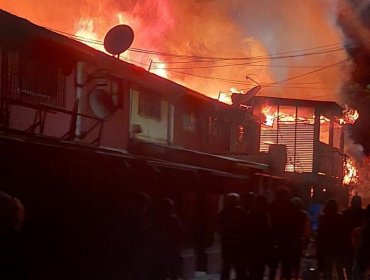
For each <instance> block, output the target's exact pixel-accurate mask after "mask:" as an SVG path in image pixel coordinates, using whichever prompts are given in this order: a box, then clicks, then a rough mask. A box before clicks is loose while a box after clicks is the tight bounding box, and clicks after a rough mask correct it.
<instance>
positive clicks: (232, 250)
mask: <svg viewBox="0 0 370 280" xmlns="http://www.w3.org/2000/svg"><path fill="white" fill-rule="evenodd" d="M312 205H313V206H314V207H311V208H310V209H309V210H306V209H305V207H304V204H303V202H302V200H301V199H300V198H298V197H292V196H291V193H290V191H289V189H286V188H281V189H279V190H277V191H276V193H275V198H274V200H273V201H272V202H269V201H268V199H267V198H266V197H265V196H256V195H254V194H253V193H249V194H247V195H246V196H244V197H243V199H242V198H241V196H240V195H239V194H237V193H229V194H227V195H225V199H224V205H223V208H222V210H221V211H220V212H219V213H218V216H217V218H218V220H217V226H218V234H219V236H220V240H221V253H222V267H221V280H228V279H230V276H231V271H232V270H234V272H235V276H236V279H237V280H262V279H267V278H268V279H270V280H274V279H277V278H278V279H295V280H296V279H303V280H305V279H320V278H323V279H325V280H327V279H333V278H336V279H338V280H344V279H346V280H351V279H354V280H366V279H370V274H369V273H370V205H368V206H367V208H366V209H363V208H362V201H361V197H359V196H357V195H356V196H354V197H353V198H352V201H351V205H350V207H349V208H347V209H345V210H344V211H342V212H339V211H338V205H337V202H336V201H335V200H334V199H329V200H328V201H326V203H324V205H321V206H320V205H315V204H312ZM0 206H1V207H0V237H1V238H0V249H1V250H0V259H1V263H2V266H1V267H2V269H1V271H0V276H1V277H0V278H1V279H3V278H4V279H13V278H14V273H15V271H17V269H15V266H14V264H16V263H17V261H16V258H17V256H16V252H17V248H16V247H17V238H16V237H17V233H18V232H19V229H20V227H21V225H22V223H23V220H24V209H23V205H22V204H21V203H20V201H19V200H18V199H16V198H14V197H11V196H9V195H7V194H5V193H2V192H0ZM128 208H130V209H131V210H130V211H129V213H128V217H129V219H128V220H127V225H128V228H129V229H130V234H129V236H131V237H132V240H131V241H130V243H131V249H132V250H128V251H127V253H128V254H130V251H132V253H131V254H130V255H129V256H128V258H127V259H128V260H130V261H129V262H130V263H128V264H127V266H126V267H127V268H128V270H129V273H128V274H129V277H128V279H132V280H133V279H135V280H136V279H140V280H165V279H173V280H174V279H179V277H180V276H179V275H181V267H182V258H181V250H182V248H183V245H184V228H183V225H182V223H181V221H180V218H179V217H178V216H177V215H176V211H175V205H174V202H173V201H172V200H171V199H169V198H167V197H159V198H155V199H154V198H150V197H149V196H148V195H146V194H145V193H137V195H136V197H134V198H133V202H132V207H128ZM304 259H313V260H315V261H314V262H311V263H310V262H309V264H308V265H305V263H304V262H302V260H304ZM333 272H334V273H335V274H336V277H334V275H333ZM18 279H21V278H18Z"/></svg>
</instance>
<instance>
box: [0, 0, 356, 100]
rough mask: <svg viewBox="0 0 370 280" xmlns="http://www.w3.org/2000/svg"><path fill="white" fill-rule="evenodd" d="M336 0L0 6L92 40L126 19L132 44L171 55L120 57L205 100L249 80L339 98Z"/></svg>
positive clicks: (279, 92) (345, 72)
mask: <svg viewBox="0 0 370 280" xmlns="http://www.w3.org/2000/svg"><path fill="white" fill-rule="evenodd" d="M338 1H339V0H249V1H246V0H99V1H97V0H58V1H56V0H48V1H45V0H20V1H14V0H0V8H1V9H4V10H6V11H9V12H11V13H14V14H16V15H18V16H20V17H24V18H26V19H28V20H30V21H32V22H33V23H36V24H39V25H42V26H45V27H50V28H53V29H56V30H60V31H63V32H67V33H71V34H78V35H79V36H82V37H89V38H93V39H98V40H103V38H104V35H105V33H106V32H107V31H108V30H109V28H111V27H113V26H114V25H117V24H119V23H124V24H128V25H130V26H131V27H132V28H133V30H134V33H135V39H134V43H133V45H132V47H134V48H138V49H144V50H153V51H156V52H166V53H171V54H177V55H179V56H161V55H158V54H151V55H147V54H143V53H137V52H132V51H127V52H126V53H125V54H124V56H125V57H126V58H129V59H131V60H134V61H137V62H140V63H142V64H140V65H141V66H142V67H144V68H148V67H149V64H150V60H152V61H153V63H152V68H151V71H153V72H155V71H158V72H157V73H161V74H162V75H166V76H167V77H168V78H169V79H173V80H175V81H177V82H180V83H182V84H184V85H186V86H187V87H189V88H192V89H195V90H197V91H200V92H202V93H204V94H207V95H209V96H212V97H217V96H218V95H219V92H220V91H222V92H228V91H229V90H230V88H231V87H237V88H239V89H249V88H251V87H253V86H255V85H256V84H255V82H253V80H254V81H256V82H258V83H261V84H262V85H264V86H265V87H263V88H262V90H261V94H263V95H273V96H281V97H293V98H305V99H318V100H333V101H338V102H341V101H342V99H341V97H340V90H339V89H340V87H341V85H342V83H343V82H345V81H346V80H348V79H350V75H351V73H350V71H351V63H350V62H349V61H347V60H346V59H347V54H346V52H345V50H344V49H343V44H344V43H343V42H344V41H345V40H344V37H343V34H342V32H341V29H340V28H339V27H338V26H337V24H336V22H337V7H338V6H337V4H338V3H337V2H338ZM184 56H186V57H184ZM195 56H197V57H195ZM199 57H201V58H199ZM204 57H207V58H204ZM215 58H219V59H215ZM225 58H229V59H225ZM230 58H232V59H230ZM159 62H161V63H164V64H160V63H159ZM156 67H162V68H170V69H166V70H164V69H162V70H156V69H155V68H156ZM311 72H312V73H311ZM247 75H248V76H249V77H251V78H252V79H248V80H247V79H246V76H247ZM284 80H287V81H285V82H284Z"/></svg>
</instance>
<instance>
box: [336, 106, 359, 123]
mask: <svg viewBox="0 0 370 280" xmlns="http://www.w3.org/2000/svg"><path fill="white" fill-rule="evenodd" d="M359 116H360V114H359V113H358V112H357V110H356V109H353V108H349V107H348V105H347V104H346V105H345V109H344V110H343V118H341V119H339V122H340V124H341V125H344V124H354V123H355V122H356V120H357V119H358V118H359Z"/></svg>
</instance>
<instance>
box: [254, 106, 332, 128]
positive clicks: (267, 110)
mask: <svg viewBox="0 0 370 280" xmlns="http://www.w3.org/2000/svg"><path fill="white" fill-rule="evenodd" d="M261 113H262V114H263V115H264V116H265V121H264V123H263V124H264V125H267V126H273V124H274V120H275V119H276V118H279V121H280V122H281V123H291V122H295V121H297V122H300V123H307V124H314V123H315V116H312V117H303V116H299V115H298V116H297V115H296V114H291V113H289V112H285V111H284V110H281V109H280V111H279V112H276V108H273V107H272V106H263V107H262V109H261ZM321 120H322V122H327V121H330V120H329V119H327V118H325V117H323V116H322V117H321Z"/></svg>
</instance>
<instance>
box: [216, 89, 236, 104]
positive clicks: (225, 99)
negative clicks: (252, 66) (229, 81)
mask: <svg viewBox="0 0 370 280" xmlns="http://www.w3.org/2000/svg"><path fill="white" fill-rule="evenodd" d="M218 101H221V102H224V103H226V104H232V103H233V102H232V100H231V95H230V94H229V93H227V92H220V93H219V95H218Z"/></svg>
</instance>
